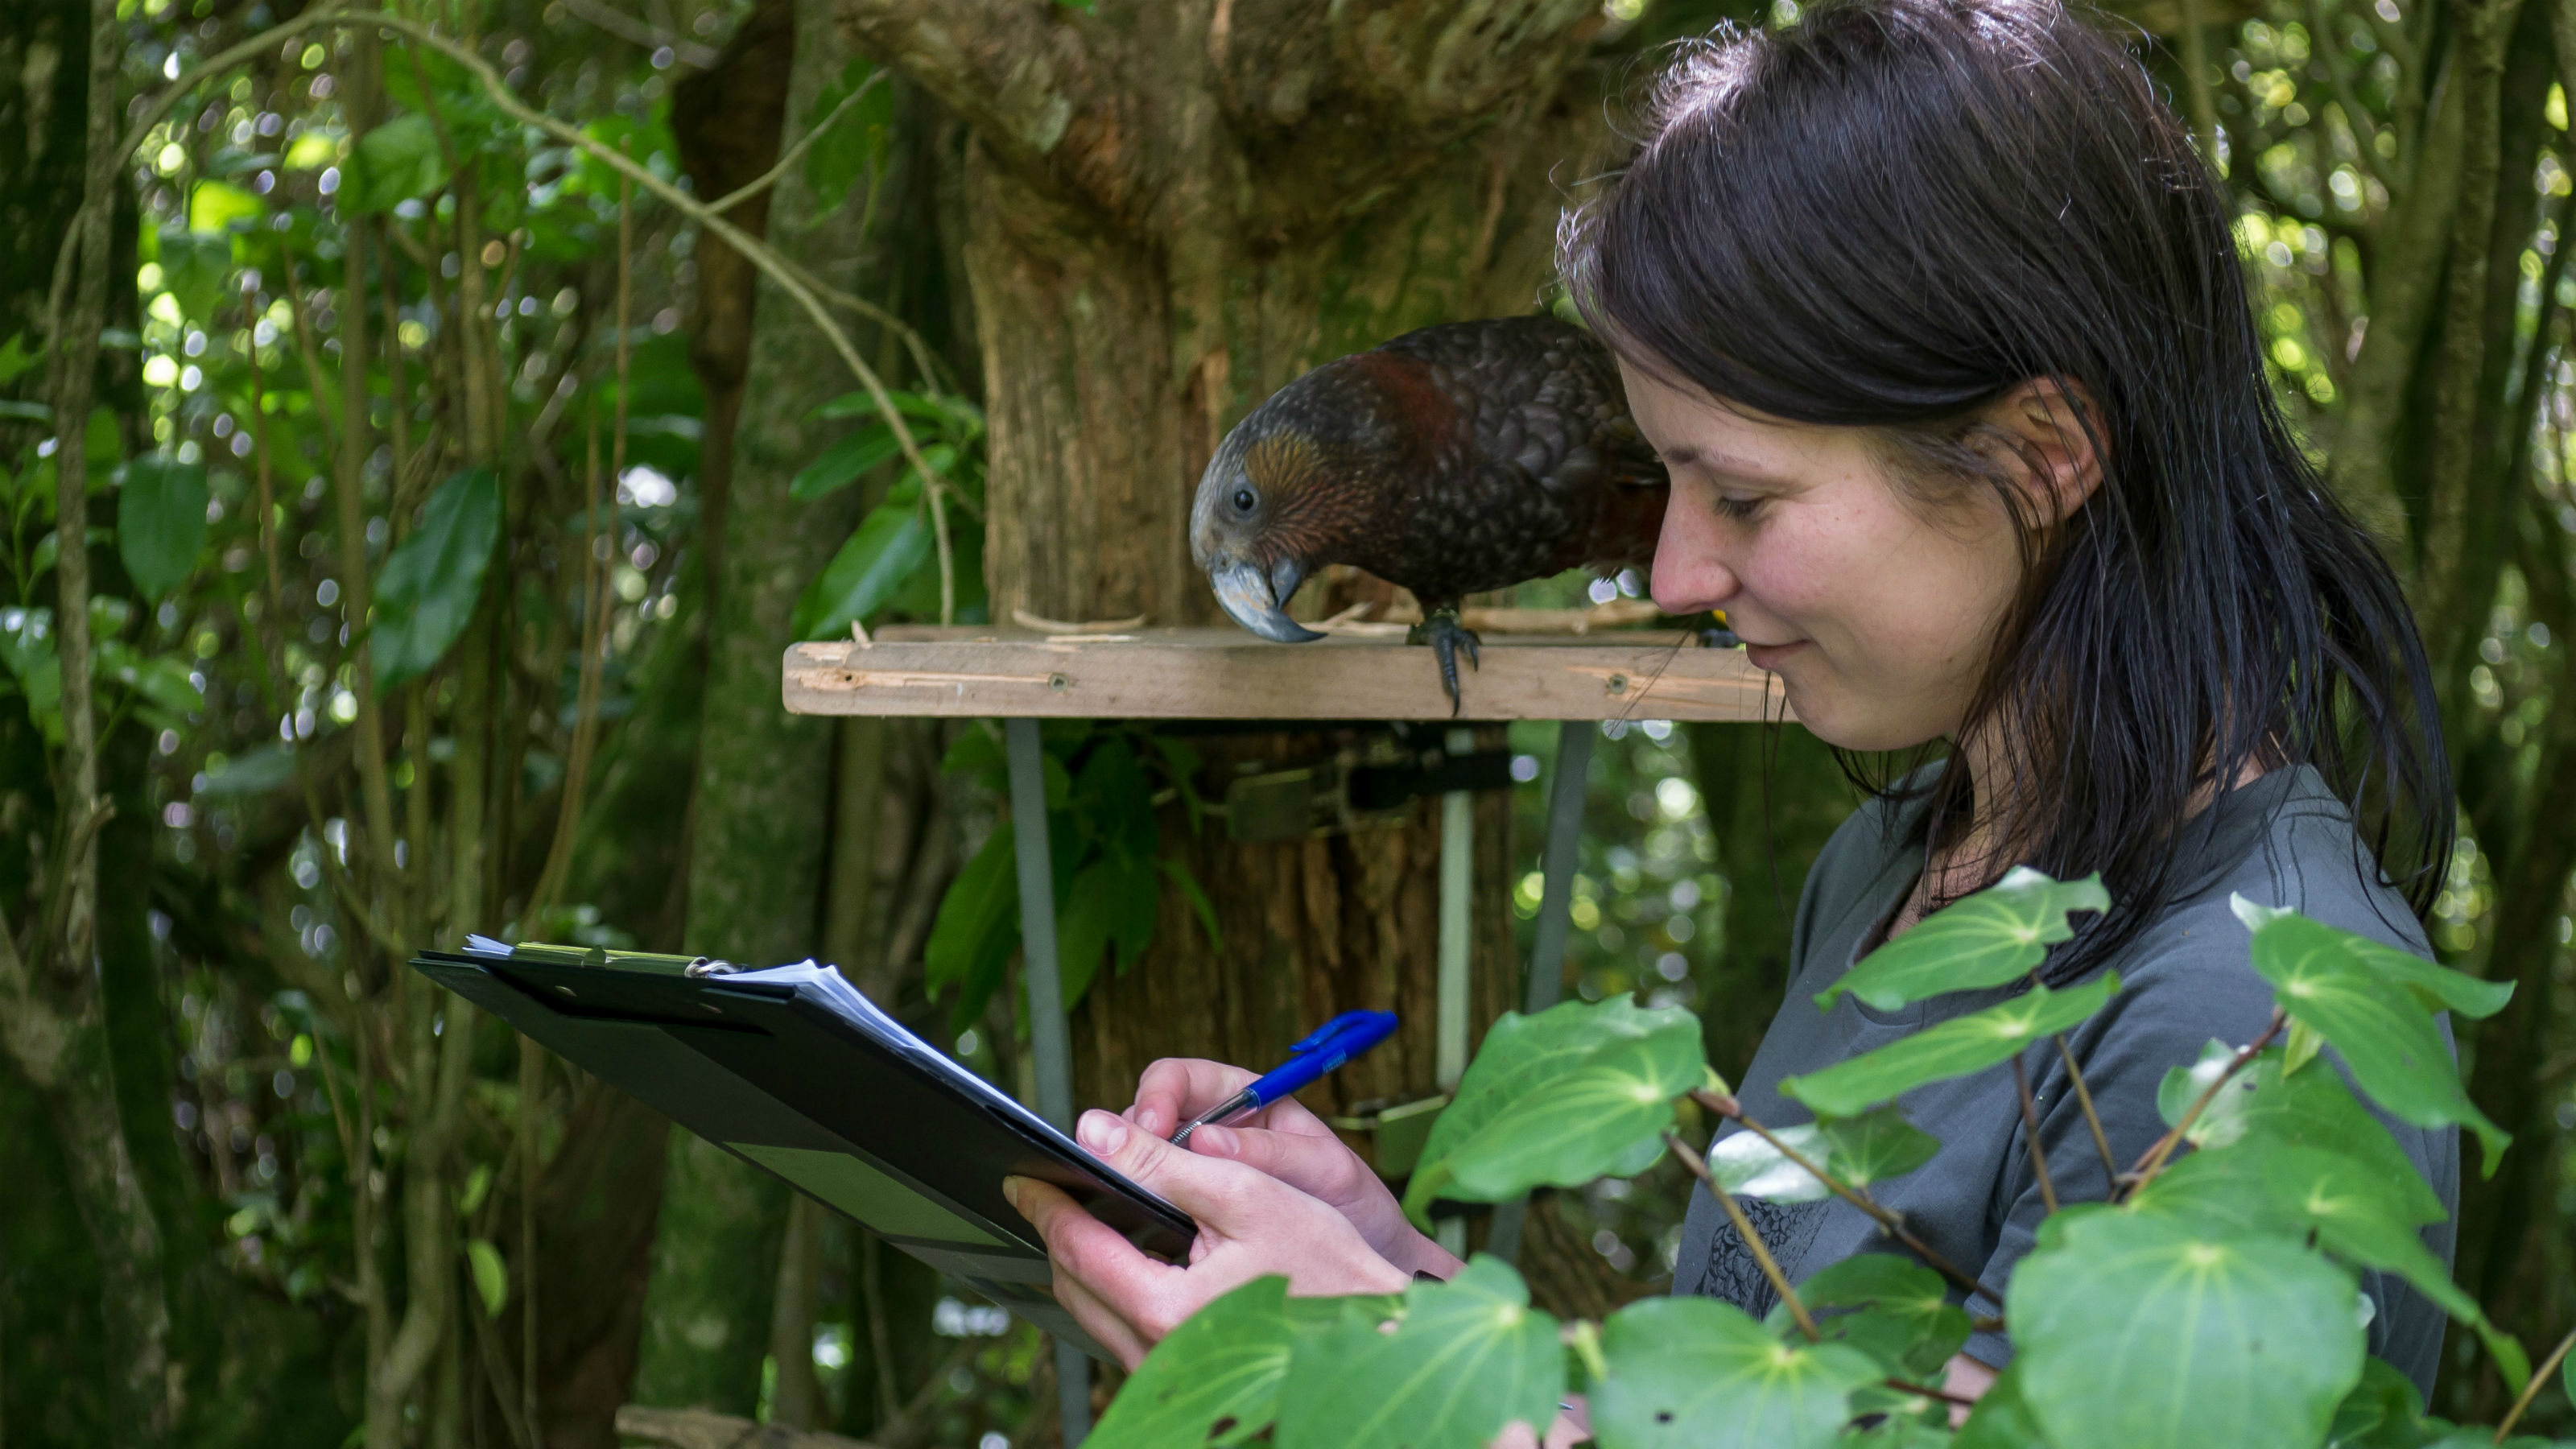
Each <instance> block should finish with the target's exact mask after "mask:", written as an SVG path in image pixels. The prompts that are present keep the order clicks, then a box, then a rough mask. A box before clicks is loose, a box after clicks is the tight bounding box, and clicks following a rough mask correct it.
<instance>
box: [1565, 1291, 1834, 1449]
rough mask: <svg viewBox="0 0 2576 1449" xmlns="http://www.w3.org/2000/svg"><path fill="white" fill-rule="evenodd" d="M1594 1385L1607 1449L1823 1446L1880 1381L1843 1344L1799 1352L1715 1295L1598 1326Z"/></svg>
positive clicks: (1653, 1301)
mask: <svg viewBox="0 0 2576 1449" xmlns="http://www.w3.org/2000/svg"><path fill="white" fill-rule="evenodd" d="M1601 1354H1602V1357H1603V1358H1604V1359H1605V1360H1606V1361H1607V1362H1608V1365H1609V1370H1610V1371H1609V1374H1608V1376H1607V1377H1605V1378H1604V1379H1602V1380H1601V1381H1600V1382H1598V1383H1596V1384H1594V1385H1593V1386H1592V1392H1591V1401H1590V1409H1591V1414H1592V1432H1593V1433H1594V1434H1595V1435H1597V1436H1599V1439H1600V1442H1601V1445H1602V1449H1685V1446H1687V1449H1821V1446H1824V1445H1829V1444H1832V1443H1833V1442H1834V1439H1835V1437H1836V1436H1837V1435H1838V1434H1840V1433H1841V1431H1842V1426H1843V1424H1844V1422H1845V1421H1846V1420H1848V1419H1849V1418H1850V1417H1851V1403H1850V1400H1851V1393H1852V1390H1854V1389H1857V1388H1859V1387H1861V1386H1862V1385H1864V1384H1868V1383H1872V1382H1874V1381H1876V1380H1877V1379H1878V1378H1879V1368H1878V1365H1877V1364H1875V1363H1872V1362H1871V1361H1870V1360H1869V1358H1868V1356H1867V1355H1865V1354H1862V1353H1860V1352H1859V1351H1857V1350H1855V1349H1851V1348H1847V1347H1845V1346H1843V1345H1841V1344H1835V1343H1824V1344H1817V1345H1814V1346H1813V1347H1803V1348H1802V1347H1795V1346H1792V1345H1790V1344H1786V1343H1782V1342H1781V1341H1780V1340H1779V1339H1777V1338H1774V1337H1772V1336H1771V1335H1770V1334H1768V1333H1766V1332H1764V1331H1763V1329H1762V1326H1761V1325H1760V1324H1758V1323H1755V1322H1754V1321H1753V1320H1752V1318H1751V1317H1749V1316H1748V1315H1746V1313H1745V1312H1744V1310H1742V1309H1740V1308H1737V1307H1736V1306H1735V1305H1733V1304H1731V1303H1721V1302H1719V1301H1717V1300H1716V1299H1713V1298H1648V1299H1643V1300H1641V1301H1639V1302H1636V1303H1631V1304H1629V1305H1628V1306H1627V1307H1625V1308H1622V1309H1620V1310H1619V1311H1618V1312H1617V1313H1614V1314H1612V1315H1611V1316H1610V1321H1609V1322H1607V1323H1605V1324H1603V1325H1602V1326H1601Z"/></svg>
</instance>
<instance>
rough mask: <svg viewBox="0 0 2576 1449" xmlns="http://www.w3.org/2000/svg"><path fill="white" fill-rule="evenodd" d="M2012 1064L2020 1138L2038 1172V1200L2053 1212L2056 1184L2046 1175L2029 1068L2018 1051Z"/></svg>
mask: <svg viewBox="0 0 2576 1449" xmlns="http://www.w3.org/2000/svg"><path fill="white" fill-rule="evenodd" d="M2012 1064H2013V1089H2014V1090H2015V1091H2017V1092H2019V1093H2020V1094H2021V1130H2022V1140H2023V1141H2024V1142H2027V1143H2029V1144H2030V1165H2031V1168H2032V1170H2034V1171H2036V1172H2037V1173H2038V1174H2039V1200H2040V1201H2041V1202H2044V1203H2046V1204H2048V1210H2049V1211H2050V1212H2055V1211H2057V1184H2056V1183H2055V1182H2054V1181H2052V1180H2050V1178H2049V1175H2048V1149H2047V1148H2046V1147H2043V1146H2041V1145H2040V1141H2039V1104H2038V1103H2036V1102H2033V1101H2032V1100H2031V1097H2030V1069H2029V1068H2028V1067H2025V1066H2023V1065H2022V1064H2021V1054H2020V1053H2019V1052H2015V1053H2014V1054H2013V1059H2012Z"/></svg>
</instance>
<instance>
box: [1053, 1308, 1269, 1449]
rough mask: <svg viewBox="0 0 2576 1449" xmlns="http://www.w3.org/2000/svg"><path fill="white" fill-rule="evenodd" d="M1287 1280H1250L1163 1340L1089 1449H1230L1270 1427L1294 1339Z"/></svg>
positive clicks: (1112, 1402) (1104, 1418)
mask: <svg viewBox="0 0 2576 1449" xmlns="http://www.w3.org/2000/svg"><path fill="white" fill-rule="evenodd" d="M1287 1300H1288V1280H1287V1279H1285V1278H1280V1277H1275V1276H1274V1277H1267V1278H1255V1279H1253V1280H1252V1281H1251V1282H1249V1283H1246V1284H1244V1285H1243V1286H1242V1287H1240V1288H1237V1289H1235V1290H1234V1291H1233V1292H1231V1293H1228V1294H1226V1295H1225V1296H1224V1297H1222V1298H1219V1299H1217V1300H1216V1301H1215V1302H1213V1303H1210V1304H1208V1305H1207V1306H1206V1307H1204V1308H1202V1309H1200V1310H1199V1311H1198V1312H1196V1313H1194V1314H1191V1315H1190V1317H1189V1318H1188V1320H1187V1321H1185V1322H1183V1323H1182V1324H1181V1326H1180V1327H1178V1328H1175V1329H1173V1330H1172V1331H1171V1333H1170V1334H1168V1335H1166V1336H1165V1337H1164V1339H1163V1341H1162V1342H1161V1343H1158V1344H1156V1345H1155V1346H1154V1351H1153V1352H1152V1353H1150V1354H1148V1355H1146V1356H1145V1361H1144V1362H1143V1363H1141V1364H1138V1365H1137V1366H1136V1372H1135V1373H1134V1375H1132V1376H1131V1377H1129V1378H1128V1380H1127V1382H1126V1383H1125V1384H1123V1385H1121V1386H1120V1388H1119V1390H1118V1397H1117V1398H1115V1399H1112V1400H1110V1402H1109V1412H1108V1413H1107V1414H1105V1415H1103V1416H1102V1417H1101V1420H1100V1424H1099V1427H1097V1428H1095V1429H1093V1430H1092V1435H1091V1438H1090V1439H1088V1440H1086V1441H1085V1442H1086V1443H1088V1444H1090V1445H1092V1446H1093V1449H1163V1446H1165V1445H1172V1444H1205V1445H1220V1444H1235V1443H1240V1442H1242V1441H1243V1440H1245V1439H1249V1438H1251V1437H1252V1436H1253V1435H1255V1434H1258V1433H1260V1432H1261V1431H1262V1430H1264V1429H1267V1428H1269V1427H1270V1422H1271V1420H1272V1419H1273V1418H1275V1417H1276V1416H1277V1415H1278V1412H1279V1385H1280V1383H1281V1382H1282V1381H1283V1380H1284V1379H1285V1378H1286V1377H1287V1375H1288V1354H1289V1350H1290V1348H1291V1347H1292V1346H1293V1345H1294V1344H1295V1342H1296V1333H1295V1330H1294V1329H1293V1328H1292V1326H1291V1325H1290V1323H1289V1321H1288V1302H1287Z"/></svg>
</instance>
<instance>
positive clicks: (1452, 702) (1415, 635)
mask: <svg viewBox="0 0 2576 1449" xmlns="http://www.w3.org/2000/svg"><path fill="white" fill-rule="evenodd" d="M1404 642H1405V643H1407V644H1428V645H1430V646H1431V652H1432V653H1433V654H1435V655H1437V656H1439V659H1440V687H1441V688H1443V689H1445V690H1447V691H1449V717H1450V718H1452V719H1455V718H1457V717H1458V711H1459V710H1461V709H1463V708H1465V707H1466V706H1465V704H1464V702H1463V701H1461V700H1460V699H1459V698H1458V652H1459V651H1460V650H1462V649H1463V650H1465V651H1466V653H1467V667H1468V668H1470V669H1473V668H1475V667H1476V645H1477V642H1478V641H1477V639H1476V631H1475V630H1473V629H1470V628H1468V627H1467V626H1466V625H1464V624H1461V623H1459V622H1458V611H1457V610H1456V609H1455V608H1442V609H1433V610H1432V611H1431V612H1430V613H1429V614H1427V615H1425V616H1424V618H1423V620H1422V622H1421V623H1419V624H1416V625H1414V626H1413V628H1412V629H1411V630H1410V631H1408V632H1407V633H1406V634H1405V636H1404Z"/></svg>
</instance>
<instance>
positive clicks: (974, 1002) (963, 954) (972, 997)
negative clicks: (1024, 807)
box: [921, 820, 1020, 1031]
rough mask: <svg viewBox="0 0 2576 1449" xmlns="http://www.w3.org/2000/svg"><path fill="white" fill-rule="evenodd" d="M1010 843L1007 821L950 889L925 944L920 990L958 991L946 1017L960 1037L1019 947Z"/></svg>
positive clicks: (934, 993) (1016, 876) (1014, 866)
mask: <svg viewBox="0 0 2576 1449" xmlns="http://www.w3.org/2000/svg"><path fill="white" fill-rule="evenodd" d="M1012 839H1013V837H1012V834H1011V823H1010V822H1009V821H1007V820H1005V821H1003V822H1002V823H1001V824H999V825H996V826H994V827H993V833H992V834H991V835H989V836H986V837H985V839H984V846H983V848H982V849H981V850H978V851H976V852H975V854H974V856H973V858H971V859H969V860H968V861H967V862H966V865H965V868H964V869H962V870H960V871H958V872H957V878H956V879H955V880H953V881H950V882H949V883H948V893H947V894H945V895H943V896H941V897H940V898H939V914H938V915H937V916H936V917H935V918H933V919H932V921H931V924H930V938H929V939H928V940H927V941H925V942H923V943H922V947H921V970H922V985H923V987H924V989H925V990H926V991H927V992H928V993H929V995H930V998H931V999H932V1000H933V1001H936V1000H938V999H939V996H940V994H941V993H942V992H944V991H946V990H947V989H948V988H949V987H952V986H954V987H956V988H957V991H958V995H957V1005H956V1006H955V1008H953V1009H952V1010H951V1011H950V1012H949V1014H948V1016H949V1022H950V1025H951V1026H952V1028H953V1029H955V1030H957V1031H964V1030H965V1029H966V1028H967V1027H968V1026H970V1025H972V1024H973V1023H974V1021H975V1019H976V1018H977V1017H979V1016H982V1015H983V1014H984V1003H985V1002H987V1001H990V1000H991V999H992V997H993V992H994V991H995V989H997V988H998V987H999V986H1000V985H1001V984H1002V970H1003V968H1004V967H1006V966H1008V965H1009V964H1010V960H1011V950H1012V948H1013V947H1015V946H1017V945H1018V944H1019V942H1020V875H1019V863H1018V859H1017V857H1016V855H1015V854H1014V848H1013V845H1012Z"/></svg>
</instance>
